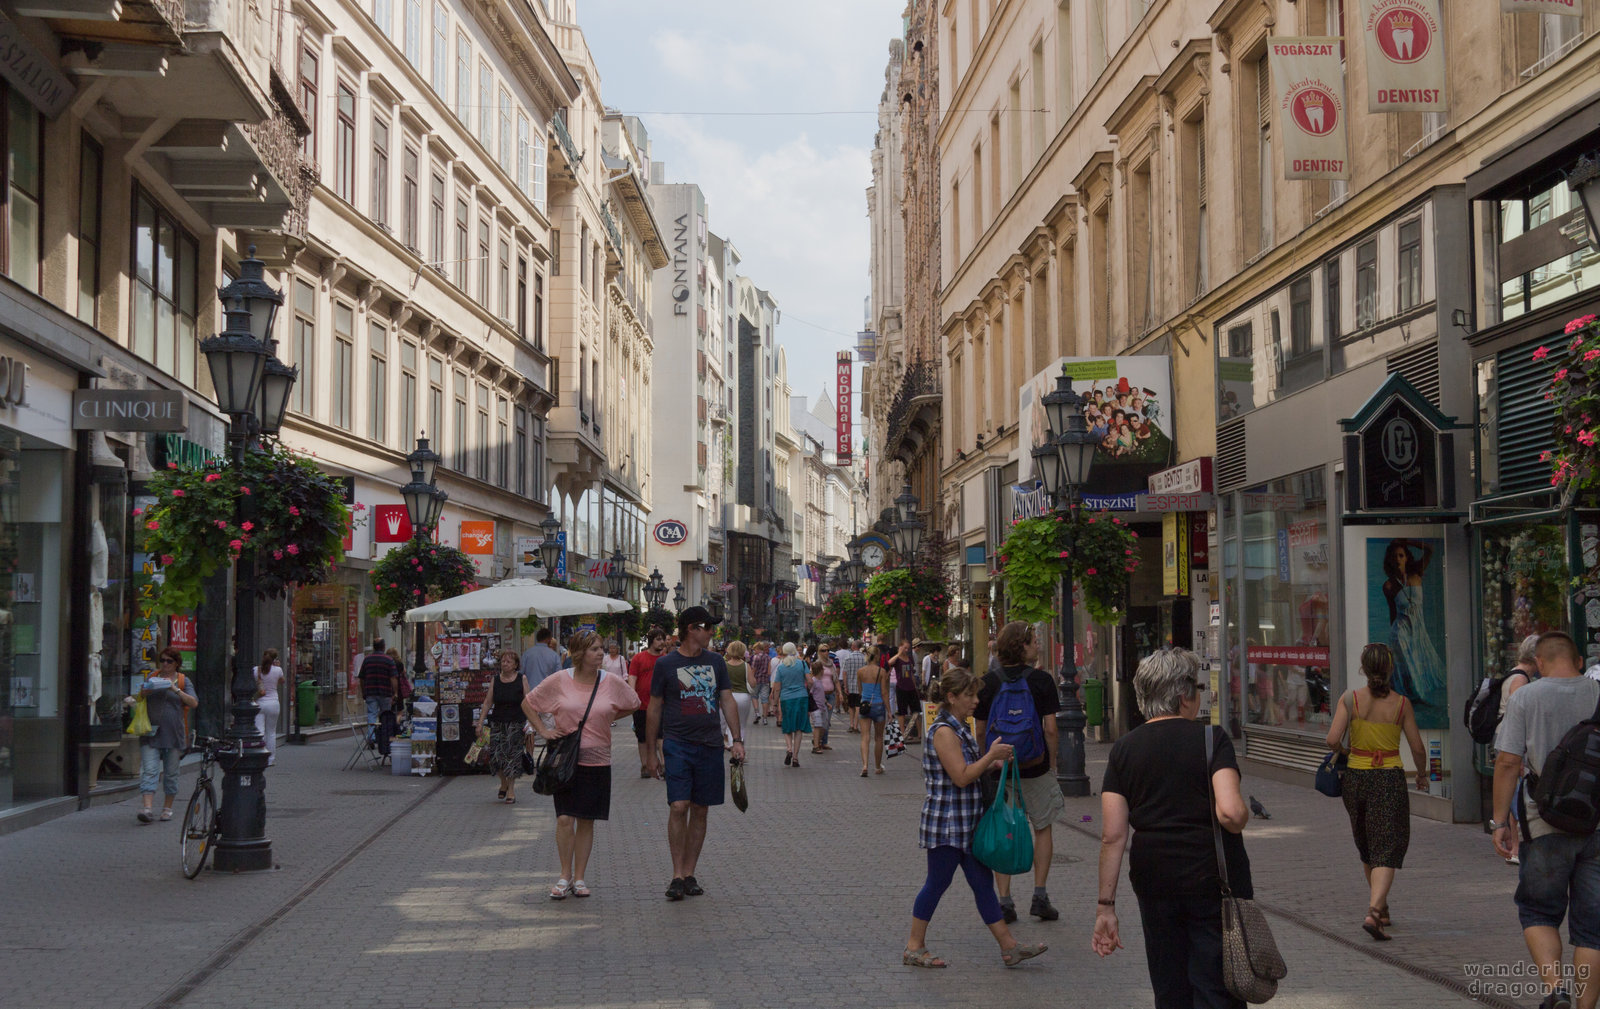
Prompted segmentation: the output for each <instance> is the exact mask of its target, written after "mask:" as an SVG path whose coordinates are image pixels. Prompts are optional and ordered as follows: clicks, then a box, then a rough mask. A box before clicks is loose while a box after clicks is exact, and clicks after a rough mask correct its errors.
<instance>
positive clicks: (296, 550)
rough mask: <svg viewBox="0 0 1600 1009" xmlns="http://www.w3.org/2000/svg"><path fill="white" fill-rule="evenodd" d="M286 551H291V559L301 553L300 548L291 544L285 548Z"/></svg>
mask: <svg viewBox="0 0 1600 1009" xmlns="http://www.w3.org/2000/svg"><path fill="white" fill-rule="evenodd" d="M284 549H285V550H287V551H289V556H291V557H293V556H294V555H296V554H298V553H299V552H300V548H299V547H297V546H295V545H294V544H293V543H291V544H289V545H288V546H286V547H284Z"/></svg>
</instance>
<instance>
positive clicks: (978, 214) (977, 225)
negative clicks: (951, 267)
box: [958, 145, 983, 262]
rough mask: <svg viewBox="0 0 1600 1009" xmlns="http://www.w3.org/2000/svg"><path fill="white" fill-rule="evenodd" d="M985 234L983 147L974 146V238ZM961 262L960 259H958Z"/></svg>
mask: <svg viewBox="0 0 1600 1009" xmlns="http://www.w3.org/2000/svg"><path fill="white" fill-rule="evenodd" d="M981 234H983V147H982V146H981V145H980V146H974V147H973V148H972V240H973V241H974V242H976V241H977V240H978V236H979V235H981ZM958 262H959V260H958Z"/></svg>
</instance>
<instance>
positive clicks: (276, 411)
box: [256, 340, 300, 435]
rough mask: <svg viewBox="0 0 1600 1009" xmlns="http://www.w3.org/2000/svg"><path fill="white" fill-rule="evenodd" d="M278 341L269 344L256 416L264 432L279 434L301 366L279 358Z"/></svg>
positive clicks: (262, 372)
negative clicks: (289, 364)
mask: <svg viewBox="0 0 1600 1009" xmlns="http://www.w3.org/2000/svg"><path fill="white" fill-rule="evenodd" d="M277 346H278V341H276V340H273V341H272V342H271V343H269V344H267V354H268V356H267V362H266V364H265V365H264V366H263V368H262V371H261V392H260V393H259V394H258V395H259V396H260V397H261V403H260V405H259V406H258V407H257V409H256V416H257V417H258V418H259V420H260V422H261V433H262V434H272V435H275V434H277V433H278V432H279V431H280V430H282V429H283V415H284V413H286V412H287V411H288V409H289V394H290V393H291V392H292V391H293V390H294V383H295V381H296V380H297V379H298V378H299V377H300V366H299V365H295V366H294V367H293V368H291V367H289V366H288V365H287V364H284V363H283V362H282V361H280V360H278V358H277V356H276V351H277Z"/></svg>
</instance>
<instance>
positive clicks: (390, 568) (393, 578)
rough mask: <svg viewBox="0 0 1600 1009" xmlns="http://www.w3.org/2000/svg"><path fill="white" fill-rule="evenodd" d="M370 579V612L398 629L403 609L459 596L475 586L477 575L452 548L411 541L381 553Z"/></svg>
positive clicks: (463, 557)
mask: <svg viewBox="0 0 1600 1009" xmlns="http://www.w3.org/2000/svg"><path fill="white" fill-rule="evenodd" d="M370 577H371V579H372V591H373V593H374V594H375V596H376V597H377V601H376V602H374V603H373V605H372V607H371V610H370V612H371V613H372V614H373V615H374V616H381V615H382V614H385V613H388V614H390V617H389V623H390V625H391V626H394V627H399V626H400V625H401V623H402V622H404V620H405V612H406V610H409V609H411V608H413V607H416V606H421V605H423V604H424V603H427V602H428V601H430V600H439V599H448V598H449V597H451V596H455V595H460V594H461V593H463V592H465V591H467V590H468V589H470V588H471V587H472V586H473V585H475V584H477V582H476V579H477V577H478V573H477V570H476V569H475V568H474V567H473V566H472V558H470V557H468V556H467V555H466V554H464V553H462V552H461V551H460V550H457V549H456V548H455V547H452V546H443V545H441V544H438V543H429V542H427V541H424V540H417V539H410V540H407V541H406V542H404V543H402V544H400V545H399V546H397V547H395V548H393V549H392V550H390V551H389V552H388V553H386V554H384V555H383V559H382V560H380V561H378V566H377V567H375V568H373V569H372V574H371V576H370Z"/></svg>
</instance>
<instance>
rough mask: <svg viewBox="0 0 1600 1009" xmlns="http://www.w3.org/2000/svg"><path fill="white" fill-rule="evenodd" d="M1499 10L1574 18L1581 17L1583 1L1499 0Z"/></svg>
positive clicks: (1508, 12)
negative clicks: (1562, 15) (1561, 15)
mask: <svg viewBox="0 0 1600 1009" xmlns="http://www.w3.org/2000/svg"><path fill="white" fill-rule="evenodd" d="M1500 10H1501V12H1502V13H1506V14H1564V15H1566V16H1567V17H1572V18H1576V17H1582V16H1583V0H1500Z"/></svg>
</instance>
